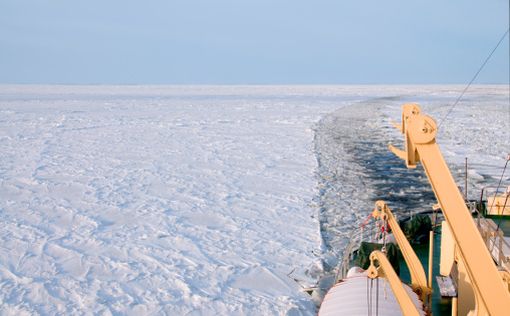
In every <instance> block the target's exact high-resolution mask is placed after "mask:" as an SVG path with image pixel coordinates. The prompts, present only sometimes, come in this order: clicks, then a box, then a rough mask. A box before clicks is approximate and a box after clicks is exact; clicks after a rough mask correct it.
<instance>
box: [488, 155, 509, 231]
mask: <svg viewBox="0 0 510 316" xmlns="http://www.w3.org/2000/svg"><path fill="white" fill-rule="evenodd" d="M509 161H510V155H508V157H507V159H506V162H505V167H504V168H503V172H502V173H501V177H500V178H499V183H498V187H497V188H496V193H495V194H494V199H493V200H492V203H491V207H490V208H489V213H490V212H492V207H493V206H494V203H495V202H496V197H497V196H498V193H499V188H500V186H501V182H502V181H503V176H504V175H505V171H506V167H507V166H508V162H509ZM500 224H501V218H500V219H499V221H498V229H499V225H500Z"/></svg>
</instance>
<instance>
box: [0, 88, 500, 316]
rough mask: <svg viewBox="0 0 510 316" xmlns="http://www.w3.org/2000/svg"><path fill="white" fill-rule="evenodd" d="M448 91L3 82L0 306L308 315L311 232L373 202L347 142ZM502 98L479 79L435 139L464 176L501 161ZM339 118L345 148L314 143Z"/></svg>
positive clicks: (374, 188) (314, 263)
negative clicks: (466, 170) (467, 162)
mask: <svg viewBox="0 0 510 316" xmlns="http://www.w3.org/2000/svg"><path fill="white" fill-rule="evenodd" d="M461 89H462V87H449V86H446V87H400V86H388V87H385V86H365V87H356V86H269V87H263V86H261V87H257V86H245V87H243V86H237V87H229V86H219V87H218V86H0V146H1V148H2V151H1V152H0V221H1V226H0V227H1V228H0V242H1V247H0V313H1V314H12V315H23V314H59V313H60V314H104V315H109V314H133V315H143V314H168V315H216V314H221V315H225V314H236V315H241V314H244V315H268V314H269V315H278V314H283V315H285V314H287V315H313V314H314V313H315V306H314V304H313V302H312V300H311V298H310V296H308V295H307V294H306V293H305V292H303V291H302V287H305V286H310V285H313V284H314V283H315V282H317V280H318V278H319V276H320V275H321V274H322V273H323V269H324V268H325V265H324V262H326V263H327V264H330V265H334V260H333V262H327V261H328V260H325V261H324V260H323V259H324V258H325V257H326V258H327V256H328V248H331V247H332V244H328V242H327V238H324V234H327V233H334V232H337V233H338V232H340V231H343V233H342V234H340V238H337V239H342V238H343V239H345V238H346V236H347V235H348V232H349V230H350V229H351V228H352V227H353V226H354V225H356V223H358V221H359V220H360V219H361V218H362V217H364V216H365V214H366V213H365V211H362V209H363V210H364V208H365V207H366V211H368V210H369V208H370V207H371V201H372V199H374V198H379V197H374V196H373V195H374V193H377V192H379V191H380V188H379V187H378V186H379V185H380V183H381V180H380V179H379V178H371V177H368V176H367V175H366V174H365V173H366V172H368V171H367V170H372V171H373V170H374V169H370V168H368V169H367V166H365V165H363V164H361V163H360V160H359V159H357V156H356V148H357V146H358V145H357V144H358V143H356V142H362V141H364V140H365V141H366V140H367V139H370V141H378V142H379V141H380V142H384V144H382V146H385V144H386V143H387V142H388V141H392V140H394V139H396V138H398V137H399V135H396V134H394V132H393V131H392V130H391V129H389V128H386V127H385V128H384V129H382V127H381V126H387V125H389V121H390V119H392V120H398V119H399V118H400V105H401V104H402V103H403V102H405V101H417V102H420V103H422V107H423V108H424V110H425V111H426V112H428V113H431V114H432V115H435V116H436V117H438V116H439V117H440V116H441V115H443V114H444V113H445V112H446V111H447V108H446V105H448V104H451V103H452V100H454V99H455V98H456V97H457V96H458V94H459V93H460V91H461ZM505 93H506V89H505V87H498V86H491V87H483V86H480V87H475V88H474V90H473V92H472V93H468V95H467V96H466V101H465V103H464V105H463V104H459V105H458V108H457V109H456V110H455V111H454V112H453V113H452V114H451V115H450V120H449V121H448V123H444V124H443V125H442V127H443V128H444V130H443V131H440V133H439V138H438V141H439V143H440V145H442V146H443V145H444V148H443V149H444V151H445V156H446V158H447V160H448V161H449V163H451V164H452V165H453V166H454V167H458V168H460V169H461V166H462V163H463V161H464V156H465V155H469V156H470V157H471V156H472V157H473V160H472V161H473V165H472V167H471V170H470V174H471V175H473V177H475V178H476V177H482V178H487V177H490V176H492V174H493V173H496V171H497V172H500V171H499V169H497V168H499V167H501V166H502V164H504V157H505V156H506V153H507V152H506V151H507V150H508V148H504V146H507V145H508V136H507V135H508V134H505V133H506V132H507V129H508V127H507V126H508V125H505V124H507V118H508V114H507V112H506V111H507V107H506V105H505V104H506V103H505V102H506V98H507V97H506V94H505ZM481 105H482V106H483V109H480V106H481ZM360 109H362V110H360ZM333 113H334V115H332V114H333ZM349 113H350V114H349ZM459 113H461V114H459ZM465 113H468V114H465ZM491 114H492V115H493V116H491ZM348 115H354V116H356V117H357V119H356V120H348V119H344V120H341V123H342V124H343V126H338V128H339V129H343V130H344V131H347V132H346V133H344V135H347V136H345V137H348V139H347V140H352V142H351V143H350V145H349V146H346V145H345V144H346V139H343V140H342V141H340V142H336V141H338V140H339V139H337V140H336V141H335V140H334V139H335V138H334V137H332V138H328V137H324V138H320V137H318V136H320V134H319V131H321V130H324V126H326V128H330V127H331V126H332V125H324V124H325V123H327V122H330V123H331V122H332V121H334V120H333V119H330V120H329V121H328V119H327V118H332V117H342V116H344V117H348ZM466 121H467V122H469V124H468V125H465V123H464V122H466ZM360 122H363V124H364V126H365V127H367V128H359V127H360V126H359V124H360ZM330 123H328V124H330ZM355 124H358V125H355ZM501 126H503V127H502V128H501ZM375 130H378V131H380V133H379V134H377V137H375V138H374V137H373V135H374V133H373V132H374V131H375ZM330 135H333V136H335V135H337V136H338V134H337V132H336V131H334V132H332V133H331V134H330ZM494 136H497V137H494ZM332 140H333V141H332ZM488 141H492V142H493V143H496V144H499V145H500V146H499V147H500V148H497V147H495V146H494V145H493V144H490V143H489V142H488ZM342 144H344V145H342ZM365 145H366V144H365ZM470 159H471V158H470ZM459 166H460V167H459ZM332 169H335V172H334V173H333V175H335V176H338V177H337V178H334V177H333V178H332V177H331V170H332ZM460 169H459V170H460ZM498 175H499V174H498ZM365 176H367V177H365ZM494 177H496V176H494ZM332 179H333V180H332ZM427 189H428V188H427ZM351 197H354V200H352V199H351ZM353 201H354V202H353ZM353 206H356V207H353ZM334 218H337V220H336V221H335V222H334V223H329V222H325V221H330V220H331V219H334ZM319 221H322V223H319ZM337 239H334V240H336V241H338V240H337ZM325 241H326V243H324V242H325ZM344 243H345V241H338V243H337V246H338V247H340V246H341V245H343V244H344ZM338 251H339V249H333V252H334V253H336V252H338ZM327 264H326V266H327Z"/></svg>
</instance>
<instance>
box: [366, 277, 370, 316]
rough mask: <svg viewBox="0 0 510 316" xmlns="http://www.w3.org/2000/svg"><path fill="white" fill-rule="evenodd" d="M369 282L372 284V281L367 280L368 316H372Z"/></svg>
mask: <svg viewBox="0 0 510 316" xmlns="http://www.w3.org/2000/svg"><path fill="white" fill-rule="evenodd" d="M368 282H370V279H369V278H367V309H368V311H367V312H368V313H367V315H368V316H370V315H371V313H370V312H371V311H370V295H369V291H368Z"/></svg>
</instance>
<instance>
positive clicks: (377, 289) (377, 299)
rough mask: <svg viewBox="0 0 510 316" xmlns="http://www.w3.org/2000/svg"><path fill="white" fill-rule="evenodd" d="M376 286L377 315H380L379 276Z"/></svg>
mask: <svg viewBox="0 0 510 316" xmlns="http://www.w3.org/2000/svg"><path fill="white" fill-rule="evenodd" d="M376 282H377V285H376V288H375V316H379V278H377V281H376Z"/></svg>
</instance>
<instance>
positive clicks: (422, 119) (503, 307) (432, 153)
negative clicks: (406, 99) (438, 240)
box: [389, 104, 510, 316]
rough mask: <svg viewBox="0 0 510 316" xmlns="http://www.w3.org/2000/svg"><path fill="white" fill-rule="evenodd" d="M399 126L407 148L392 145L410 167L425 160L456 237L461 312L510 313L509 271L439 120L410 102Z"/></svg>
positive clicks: (390, 146)
mask: <svg viewBox="0 0 510 316" xmlns="http://www.w3.org/2000/svg"><path fill="white" fill-rule="evenodd" d="M398 129H399V130H400V131H401V132H402V134H404V145H405V150H399V149H397V148H395V147H394V146H392V145H389V148H390V150H391V151H392V152H393V153H394V154H395V155H397V156H398V157H400V158H401V159H403V160H405V162H406V165H407V167H408V168H415V167H416V165H417V163H418V162H421V164H422V165H423V168H424V170H425V173H426V175H427V177H428V179H429V182H430V184H431V186H432V189H433V191H434V193H435V196H436V199H437V201H438V203H439V205H440V207H441V210H442V212H443V214H444V217H445V219H446V223H447V227H448V230H449V232H450V233H451V237H452V239H453V241H454V247H455V253H456V254H457V256H456V257H457V263H458V265H457V268H458V272H459V273H458V281H459V292H458V305H459V313H460V314H468V315H493V316H496V315H501V316H503V315H510V294H509V291H508V284H507V281H506V280H507V278H506V274H502V273H500V272H499V271H498V269H497V267H496V264H495V262H494V260H493V258H492V256H491V254H490V253H489V250H488V249H487V246H486V245H485V243H484V241H483V239H482V237H481V235H480V233H479V231H478V229H477V227H476V224H475V223H474V221H473V218H472V216H471V213H470V212H469V210H468V208H467V206H466V204H465V201H464V198H463V196H462V194H461V193H460V191H459V189H458V188H457V185H456V183H455V181H454V179H453V177H452V175H451V173H450V170H449V169H448V166H447V165H446V162H445V160H444V158H443V156H442V154H441V151H440V150H439V146H438V145H437V143H436V139H435V138H436V133H437V125H436V122H435V121H434V120H433V119H432V118H431V117H429V116H426V115H422V114H421V113H420V108H419V106H418V105H417V104H404V106H403V110H402V123H401V125H400V126H398ZM504 279H505V280H504Z"/></svg>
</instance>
